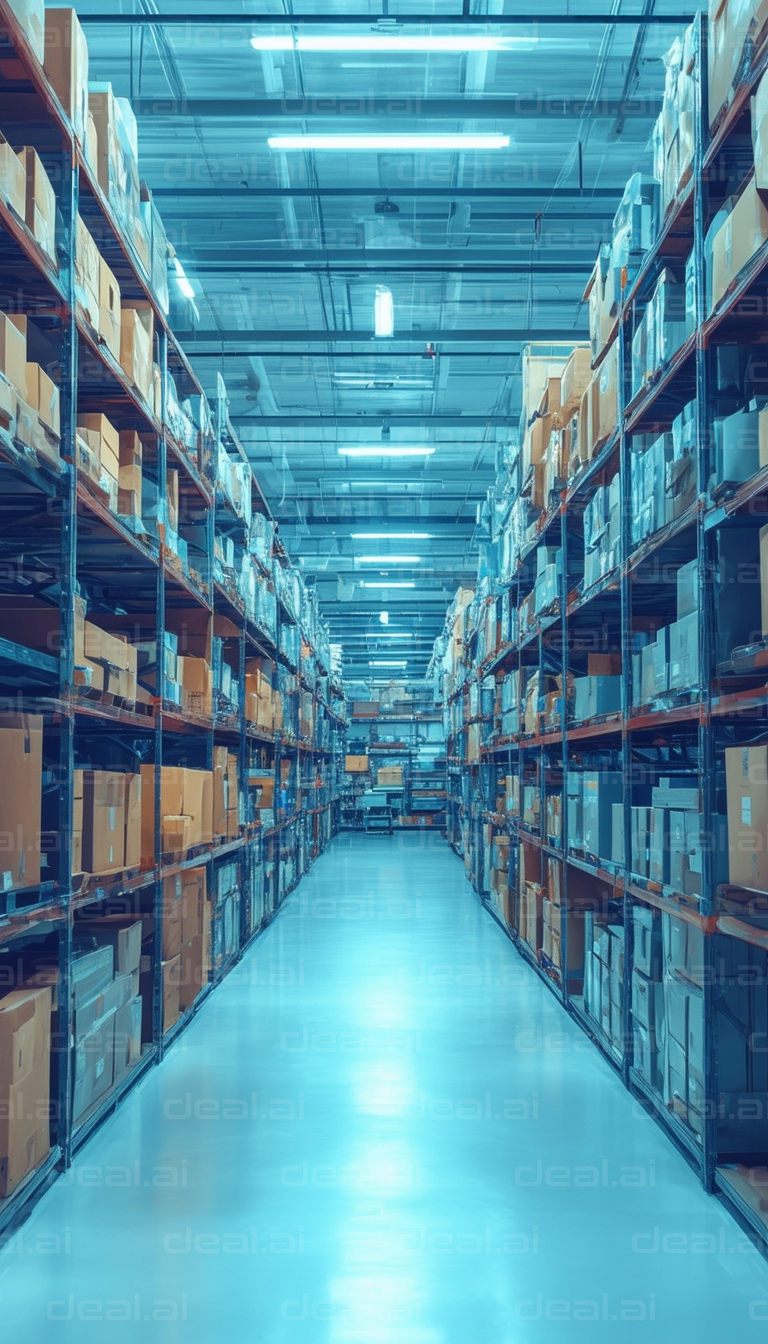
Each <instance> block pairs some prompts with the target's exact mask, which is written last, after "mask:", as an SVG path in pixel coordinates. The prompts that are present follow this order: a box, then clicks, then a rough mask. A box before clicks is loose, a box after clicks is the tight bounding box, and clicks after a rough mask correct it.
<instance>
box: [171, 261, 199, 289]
mask: <svg viewBox="0 0 768 1344" xmlns="http://www.w3.org/2000/svg"><path fill="white" fill-rule="evenodd" d="M173 269H174V272H175V275H176V284H177V285H178V286H179V289H180V290H181V292H182V294H183V295H184V298H185V299H194V297H195V291H194V289H193V287H192V285H191V284H190V282H189V280H188V279H187V277H186V274H185V272H184V267H183V266H182V264H181V262H180V261H179V258H178V257H174V258H173Z"/></svg>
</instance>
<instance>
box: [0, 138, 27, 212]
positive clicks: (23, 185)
mask: <svg viewBox="0 0 768 1344" xmlns="http://www.w3.org/2000/svg"><path fill="white" fill-rule="evenodd" d="M0 196H2V198H3V200H4V201H7V202H8V204H9V205H10V206H12V207H13V209H14V210H15V212H16V214H17V215H18V216H19V219H24V218H25V215H26V199H27V182H26V174H25V171H24V164H23V163H22V162H21V160H20V158H19V157H18V155H17V154H15V153H14V151H13V149H12V148H11V146H10V145H9V144H8V141H7V140H6V138H5V136H4V135H3V134H2V133H0Z"/></svg>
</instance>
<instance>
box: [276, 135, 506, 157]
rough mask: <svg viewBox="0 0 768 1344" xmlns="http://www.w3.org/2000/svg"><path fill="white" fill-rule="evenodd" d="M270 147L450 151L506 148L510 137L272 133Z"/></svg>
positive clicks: (281, 148)
mask: <svg viewBox="0 0 768 1344" xmlns="http://www.w3.org/2000/svg"><path fill="white" fill-rule="evenodd" d="M267 144H268V145H269V147H270V149H277V150H280V151H281V152H287V151H290V150H308V149H317V150H323V149H327V150H346V151H349V152H353V153H354V152H355V151H356V150H381V151H382V152H383V153H386V152H387V151H388V150H389V151H392V152H394V151H396V150H405V151H406V152H407V151H408V150H418V149H425V150H426V149H431V150H436V151H438V152H439V151H440V150H452V149H506V148H507V147H508V146H509V136H508V135H504V134H503V133H502V132H501V131H488V132H473V131H467V132H466V133H461V132H459V133H456V134H453V135H450V134H447V135H421V134H418V133H415V132H414V133H413V134H411V135H408V134H405V135H397V134H393V135H271V136H269V138H268V140H267Z"/></svg>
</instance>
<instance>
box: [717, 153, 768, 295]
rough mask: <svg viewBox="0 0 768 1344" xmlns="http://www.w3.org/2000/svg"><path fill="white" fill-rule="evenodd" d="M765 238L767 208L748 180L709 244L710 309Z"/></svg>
mask: <svg viewBox="0 0 768 1344" xmlns="http://www.w3.org/2000/svg"><path fill="white" fill-rule="evenodd" d="M766 239H768V208H766V206H765V204H764V202H763V199H762V197H761V195H760V193H759V192H758V190H757V188H756V186H755V181H754V178H750V179H749V181H748V182H747V185H746V186H745V188H744V190H743V192H742V194H741V196H740V197H739V199H738V200H737V202H736V204H735V205H734V207H733V209H732V211H731V213H730V215H729V216H728V218H727V219H726V220H725V222H724V223H723V225H722V226H721V228H720V229H718V231H717V233H716V234H715V237H714V240H713V242H712V295H711V308H712V309H714V308H716V307H717V305H718V303H719V302H720V300H721V299H722V298H723V297H724V295H725V293H726V291H727V290H728V288H729V286H730V284H731V281H732V280H735V278H736V276H737V275H738V274H739V272H740V271H741V270H743V268H744V267H745V266H746V264H747V262H748V261H749V260H750V259H751V258H752V257H753V256H754V255H755V253H756V252H757V251H758V249H759V248H760V247H762V245H763V243H764V242H765V241H766Z"/></svg>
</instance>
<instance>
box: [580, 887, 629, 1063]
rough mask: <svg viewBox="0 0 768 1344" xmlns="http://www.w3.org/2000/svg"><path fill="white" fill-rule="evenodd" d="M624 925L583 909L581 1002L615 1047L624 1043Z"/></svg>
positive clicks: (621, 1046)
mask: <svg viewBox="0 0 768 1344" xmlns="http://www.w3.org/2000/svg"><path fill="white" fill-rule="evenodd" d="M623 982H624V927H623V925H621V924H613V923H609V922H608V921H607V919H606V918H605V917H601V916H598V915H593V914H592V913H591V912H587V914H586V920H585V960H584V1003H585V1007H586V1009H587V1012H588V1013H589V1014H590V1016H591V1017H592V1018H593V1019H594V1021H595V1022H596V1023H597V1024H598V1026H600V1027H601V1028H602V1030H603V1032H604V1034H605V1035H606V1036H607V1037H608V1039H609V1040H610V1041H611V1042H612V1044H613V1045H614V1046H615V1047H616V1048H617V1049H619V1050H621V1049H623V1046H624V1016H623V990H622V986H623Z"/></svg>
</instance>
